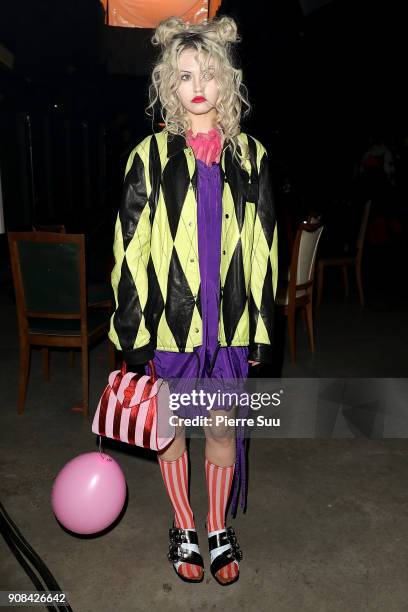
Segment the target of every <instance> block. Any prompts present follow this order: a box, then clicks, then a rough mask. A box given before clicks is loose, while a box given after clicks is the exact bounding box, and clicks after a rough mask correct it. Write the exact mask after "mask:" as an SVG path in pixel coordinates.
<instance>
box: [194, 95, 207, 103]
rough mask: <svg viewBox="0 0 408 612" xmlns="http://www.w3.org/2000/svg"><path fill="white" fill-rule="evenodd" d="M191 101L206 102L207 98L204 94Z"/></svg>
mask: <svg viewBox="0 0 408 612" xmlns="http://www.w3.org/2000/svg"><path fill="white" fill-rule="evenodd" d="M191 101H192V102H205V98H203V96H196V97H195V98H193V99H192V100H191Z"/></svg>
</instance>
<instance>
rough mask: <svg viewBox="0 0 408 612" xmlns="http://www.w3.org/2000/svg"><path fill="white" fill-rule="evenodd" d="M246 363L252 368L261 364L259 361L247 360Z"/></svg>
mask: <svg viewBox="0 0 408 612" xmlns="http://www.w3.org/2000/svg"><path fill="white" fill-rule="evenodd" d="M248 363H250V364H251V365H252V366H254V365H259V364H260V363H261V362H260V361H252V359H248Z"/></svg>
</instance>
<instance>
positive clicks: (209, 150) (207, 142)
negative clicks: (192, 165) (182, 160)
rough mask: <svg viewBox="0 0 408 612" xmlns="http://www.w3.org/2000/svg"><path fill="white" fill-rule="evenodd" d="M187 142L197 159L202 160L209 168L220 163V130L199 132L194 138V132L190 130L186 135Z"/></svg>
mask: <svg viewBox="0 0 408 612" xmlns="http://www.w3.org/2000/svg"><path fill="white" fill-rule="evenodd" d="M186 142H187V144H188V146H189V147H191V148H192V149H193V151H194V155H195V157H196V159H200V160H201V161H203V162H204V163H205V164H207V166H211V164H212V163H213V162H216V163H217V164H218V163H219V162H220V155H221V134H220V132H219V131H218V130H216V129H212V130H210V131H209V132H207V133H204V132H198V134H196V135H195V136H193V131H192V130H191V129H190V130H188V132H187V135H186Z"/></svg>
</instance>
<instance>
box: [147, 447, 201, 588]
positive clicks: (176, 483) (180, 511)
mask: <svg viewBox="0 0 408 612" xmlns="http://www.w3.org/2000/svg"><path fill="white" fill-rule="evenodd" d="M158 460H159V465H160V470H161V473H162V476H163V480H164V484H165V486H166V490H167V493H168V496H169V498H170V501H171V503H172V506H173V508H174V513H175V524H176V527H181V528H182V529H195V524H194V515H193V511H192V509H191V506H190V503H189V501H188V454H187V449H185V450H184V453H183V454H182V455H181V456H180V457H179V458H178V459H175V460H174V461H164V460H163V459H161V457H160V456H158ZM177 571H178V573H179V574H181V575H182V576H184V577H185V578H193V579H195V578H200V576H201V574H202V569H201V568H200V567H198V566H197V565H191V563H182V564H181V565H180V566H179V568H178V570H177Z"/></svg>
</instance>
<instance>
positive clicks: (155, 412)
mask: <svg viewBox="0 0 408 612" xmlns="http://www.w3.org/2000/svg"><path fill="white" fill-rule="evenodd" d="M149 366H150V373H151V375H150V376H147V375H146V374H144V375H140V374H135V373H134V372H126V364H125V363H123V365H122V369H121V370H115V371H114V372H111V373H110V374H109V383H108V384H107V386H106V388H105V390H104V392H103V393H102V397H101V399H100V400H99V404H98V407H97V409H96V412H95V416H94V420H93V423H92V431H93V433H95V434H98V435H100V436H105V437H107V438H113V439H114V440H120V441H122V442H126V443H127V444H133V445H135V446H141V447H143V448H150V449H152V450H156V451H157V450H161V449H162V448H164V447H166V446H167V445H168V444H169V443H170V442H171V441H172V440H173V439H174V436H175V426H174V425H173V426H172V425H171V421H170V417H171V416H172V414H173V413H172V411H171V410H170V390H169V385H168V383H167V382H166V381H165V380H163V378H157V375H156V370H155V367H154V363H153V361H152V360H150V361H149Z"/></svg>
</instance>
